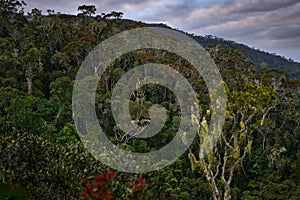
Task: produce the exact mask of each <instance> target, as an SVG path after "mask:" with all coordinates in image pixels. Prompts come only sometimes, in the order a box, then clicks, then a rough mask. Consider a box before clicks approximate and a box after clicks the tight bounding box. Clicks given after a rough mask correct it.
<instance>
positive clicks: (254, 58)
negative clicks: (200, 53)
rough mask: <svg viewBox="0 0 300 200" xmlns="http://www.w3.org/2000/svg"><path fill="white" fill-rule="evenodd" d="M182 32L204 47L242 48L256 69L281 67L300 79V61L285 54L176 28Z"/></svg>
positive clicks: (163, 25)
mask: <svg viewBox="0 0 300 200" xmlns="http://www.w3.org/2000/svg"><path fill="white" fill-rule="evenodd" d="M144 25H145V26H155V27H162V28H170V29H173V28H171V27H169V26H167V25H165V24H144ZM175 30H177V31H180V32H182V33H185V34H187V35H189V36H190V37H192V38H193V39H194V40H196V41H197V42H199V43H200V44H201V45H202V46H203V47H208V46H209V45H221V46H222V47H224V48H231V47H235V48H237V49H239V50H241V52H242V55H243V56H244V57H246V58H247V59H249V60H250V61H251V62H253V66H254V67H255V68H256V69H260V68H262V67H263V68H279V69H283V70H284V71H286V72H287V74H288V75H289V77H290V78H291V79H297V80H299V79H300V63H298V62H295V61H293V60H292V59H287V58H285V57H283V56H280V55H276V54H275V53H269V52H265V51H262V50H259V49H254V48H250V47H248V46H247V45H244V44H240V43H236V42H234V41H231V40H226V39H223V38H219V37H216V36H212V35H206V36H200V35H194V34H190V33H187V32H184V31H181V30H178V29H175Z"/></svg>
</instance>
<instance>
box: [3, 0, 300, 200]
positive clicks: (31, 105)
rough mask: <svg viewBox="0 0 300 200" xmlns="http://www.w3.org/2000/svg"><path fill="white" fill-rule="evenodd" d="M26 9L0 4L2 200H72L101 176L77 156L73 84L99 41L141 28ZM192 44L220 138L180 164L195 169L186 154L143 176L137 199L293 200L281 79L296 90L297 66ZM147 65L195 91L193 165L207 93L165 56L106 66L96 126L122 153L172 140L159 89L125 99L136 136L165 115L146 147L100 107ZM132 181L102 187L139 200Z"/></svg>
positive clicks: (291, 116) (298, 100) (296, 141)
mask: <svg viewBox="0 0 300 200" xmlns="http://www.w3.org/2000/svg"><path fill="white" fill-rule="evenodd" d="M24 6H25V3H24V2H22V1H17V0H1V1H0V23H1V26H0V46H1V48H0V151H1V156H0V185H1V187H0V199H1V198H7V197H8V196H11V195H15V196H14V197H15V198H22V199H23V198H29V199H78V198H79V193H80V191H81V190H82V189H83V185H80V183H81V181H82V180H84V179H85V178H87V180H88V183H89V184H90V185H93V184H98V182H97V181H95V178H96V176H97V177H99V178H100V177H102V176H104V175H101V173H104V172H107V171H108V170H109V169H107V167H105V166H103V165H102V164H101V163H99V162H98V161H96V160H95V159H94V158H93V157H92V156H91V155H90V154H89V153H88V152H87V151H86V150H85V148H84V147H83V145H82V144H81V143H80V141H79V138H78V135H77V130H76V128H75V126H74V124H73V122H72V115H73V114H74V113H72V102H71V100H72V89H73V84H74V80H75V76H76V73H77V71H78V69H79V67H80V65H81V63H82V61H83V59H84V58H85V57H86V56H87V54H88V53H89V52H90V51H91V50H92V49H93V48H94V47H95V46H96V45H98V44H99V43H100V42H102V41H103V40H105V39H106V38H109V37H111V36H113V35H115V34H117V33H119V32H122V31H126V30H129V29H133V28H138V27H143V26H149V24H145V23H142V22H136V21H133V20H128V19H121V18H122V15H123V13H122V12H117V11H112V12H110V13H107V14H105V13H102V14H101V15H97V14H96V11H97V9H96V7H95V6H93V5H88V6H87V5H82V6H79V7H78V9H79V12H80V13H79V14H78V15H77V16H74V15H67V14H62V13H59V12H55V11H54V10H48V11H47V12H48V15H42V13H43V12H42V11H41V10H39V9H38V8H35V9H33V10H32V11H31V12H30V13H28V15H24ZM95 15H96V16H95ZM151 26H156V27H157V26H158V27H166V26H164V25H163V24H151ZM167 28H170V27H167ZM181 32H182V31H181ZM185 34H187V33H185ZM188 35H190V34H188ZM190 36H192V35H190ZM192 37H193V38H194V39H195V40H196V41H198V42H200V43H201V44H202V45H203V46H205V47H206V48H207V51H208V52H209V53H210V55H211V57H212V58H213V59H214V61H215V63H216V65H217V67H218V69H219V70H220V73H221V75H222V78H223V80H224V84H225V86H226V92H227V97H228V100H227V102H228V105H227V106H228V109H227V113H226V121H225V125H224V128H223V135H222V138H220V141H219V143H218V145H217V146H216V148H215V149H214V151H213V152H212V153H209V154H208V155H207V157H205V158H204V159H203V160H201V159H199V158H198V157H197V156H194V158H192V157H191V155H192V154H190V158H191V160H190V161H192V162H191V163H192V164H193V166H192V168H193V170H191V165H190V162H189V158H188V153H185V154H184V155H182V157H181V158H180V159H178V160H177V161H175V162H174V163H173V164H172V165H170V166H168V167H166V168H164V169H161V170H159V171H155V172H151V173H148V174H143V178H145V180H147V184H148V187H147V189H146V190H145V192H144V193H143V192H141V193H143V195H145V196H144V199H212V196H213V195H212V190H211V189H212V186H213V187H214V188H217V189H218V191H219V194H220V195H219V196H220V198H224V196H225V193H226V195H227V196H226V198H229V197H231V198H232V199H297V198H298V197H299V193H300V189H299V186H300V182H299V180H300V171H299V169H300V153H299V152H300V149H299V147H300V113H299V110H300V95H299V94H300V93H299V87H300V82H299V80H291V79H297V78H298V79H299V74H300V73H299V63H295V62H292V61H291V60H286V59H284V58H282V57H279V56H276V55H272V54H269V53H265V52H261V51H257V50H254V49H250V48H248V47H246V46H243V45H239V44H236V43H234V42H231V41H226V40H223V39H220V38H216V37H213V36H205V37H202V36H192ZM212 44H219V45H212ZM146 63H160V64H167V65H169V66H170V67H172V68H173V69H175V70H177V71H178V72H179V73H180V74H182V76H184V77H185V78H186V79H187V80H188V81H189V82H190V83H191V85H192V86H193V87H194V88H195V91H196V93H197V98H198V100H199V108H200V113H199V115H200V116H199V119H200V118H201V121H200V125H201V126H202V127H200V130H201V131H202V135H198V136H197V139H196V140H195V141H194V142H193V145H192V146H191V147H190V152H191V153H194V154H195V155H197V153H198V152H199V145H200V144H201V142H202V140H203V138H204V136H205V134H206V132H205V131H204V130H206V128H205V127H207V126H208V125H209V123H210V104H209V103H210V97H209V92H208V89H207V87H206V85H205V82H204V80H203V79H202V77H201V75H200V74H199V73H197V71H196V70H195V69H194V68H193V66H192V65H191V64H190V63H188V62H187V61H186V60H184V59H183V58H181V57H179V56H177V55H175V54H173V53H170V52H166V51H162V50H156V49H145V50H138V51H134V52H130V53H128V54H126V55H122V56H120V57H119V58H118V59H116V60H114V62H113V63H112V64H111V66H109V67H108V68H107V70H106V71H105V72H104V75H103V76H102V77H101V78H100V80H99V84H98V87H97V93H96V97H95V99H96V103H95V108H96V114H97V116H95V117H97V119H98V121H99V124H100V125H101V127H102V128H103V130H104V131H105V133H106V134H107V136H108V137H109V138H110V139H111V141H112V142H114V143H115V144H116V145H118V146H119V147H120V148H123V149H125V150H132V151H135V152H149V151H155V150H157V149H160V148H161V147H162V146H164V145H165V144H166V143H168V142H170V141H171V139H172V138H173V136H174V135H175V134H176V133H177V131H178V127H179V124H180V106H179V103H178V100H177V99H176V96H175V95H174V94H173V93H172V91H170V90H169V89H168V88H165V87H162V86H157V85H154V84H148V85H146V86H143V87H141V88H139V89H138V90H136V91H135V92H134V93H133V94H132V96H131V98H130V103H129V107H130V113H131V119H132V123H136V124H138V125H140V126H145V125H147V124H148V123H149V122H151V119H149V108H150V107H151V106H152V105H154V104H161V105H163V106H164V107H165V108H166V110H167V114H168V118H167V120H166V123H165V125H164V127H163V129H162V130H161V132H159V133H158V134H156V135H155V136H154V137H152V138H150V139H148V140H145V139H137V138H132V137H130V136H129V135H128V134H127V135H126V133H124V132H123V131H122V130H120V129H119V128H118V127H117V126H116V124H115V122H114V118H113V116H112V113H111V105H110V102H111V101H110V98H111V95H112V91H113V89H114V86H115V85H116V83H117V82H118V80H119V79H120V77H122V76H123V75H124V74H125V73H126V72H128V71H129V70H130V69H132V68H134V67H136V66H138V65H142V64H146ZM264 67H267V68H264ZM271 67H275V69H272V68H271ZM256 69H259V70H256ZM284 70H285V71H284ZM200 161H201V162H200ZM128 162H130V161H128ZM219 163H221V165H218V164H219ZM125 164H126V163H125ZM205 169H206V170H205ZM217 169H219V171H217ZM217 172H218V173H217ZM222 172H223V174H222ZM209 173H210V174H213V175H209ZM97 174H99V175H97ZM138 177H140V176H139V175H132V174H126V173H122V172H118V173H117V174H116V175H115V176H114V177H111V179H110V181H108V182H107V184H108V185H107V186H108V187H109V188H110V189H109V190H110V191H111V195H114V196H115V197H116V198H125V197H126V198H128V199H130V198H131V199H136V198H138V197H137V196H134V195H135V192H134V191H136V190H139V189H142V188H143V187H141V188H139V186H138V184H139V183H138V182H136V181H139V182H140V185H143V184H144V183H143V181H142V180H141V179H137V180H136V178H138ZM230 177H231V178H230ZM208 178H211V179H209V181H208ZM213 179H214V181H212V180H213ZM126 182H129V183H132V185H131V187H129V185H130V184H127V186H126V184H124V183H126ZM86 186H87V185H86ZM86 189H87V188H86ZM136 192H137V191H136ZM12 193H14V194H12ZM136 194H140V193H136ZM1 195H2V196H1ZM122 195H125V196H122ZM3 196H5V197H3Z"/></svg>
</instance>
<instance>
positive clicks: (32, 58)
mask: <svg viewBox="0 0 300 200" xmlns="http://www.w3.org/2000/svg"><path fill="white" fill-rule="evenodd" d="M43 51H44V50H43V48H38V47H36V46H35V45H34V44H33V43H29V44H26V46H25V49H24V52H23V55H21V56H20V57H19V62H20V63H21V65H22V66H23V69H24V71H25V78H26V81H27V93H28V94H29V95H32V87H33V82H32V79H33V78H34V77H35V76H36V75H37V74H38V73H40V72H41V71H42V69H43V63H42V60H41V58H42V54H43Z"/></svg>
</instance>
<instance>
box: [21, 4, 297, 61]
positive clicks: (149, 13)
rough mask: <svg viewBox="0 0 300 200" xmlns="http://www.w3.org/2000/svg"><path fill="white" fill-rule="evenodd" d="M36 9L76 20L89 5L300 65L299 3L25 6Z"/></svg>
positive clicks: (98, 9) (99, 10)
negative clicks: (240, 46) (208, 37)
mask: <svg viewBox="0 0 300 200" xmlns="http://www.w3.org/2000/svg"><path fill="white" fill-rule="evenodd" d="M26 3H27V11H28V10H31V9H32V8H39V9H40V10H42V11H43V13H44V14H46V10H47V9H53V10H55V11H56V12H62V13H70V14H76V13H77V7H78V6H79V5H83V4H86V5H95V6H96V7H97V14H101V13H102V12H105V13H109V12H111V11H122V12H123V13H124V18H128V19H132V20H138V21H139V20H140V21H144V22H157V23H165V24H167V25H169V26H171V27H173V28H179V29H181V30H183V31H186V32H189V33H195V34H196V35H203V36H204V35H214V36H218V37H221V38H224V39H229V40H233V41H235V42H239V43H243V44H246V45H248V46H250V47H255V48H259V49H261V50H264V51H268V52H270V53H276V54H278V55H282V56H285V57H286V58H292V59H293V60H295V61H298V62H300V0H126V1H125V0H51V1H49V0H26Z"/></svg>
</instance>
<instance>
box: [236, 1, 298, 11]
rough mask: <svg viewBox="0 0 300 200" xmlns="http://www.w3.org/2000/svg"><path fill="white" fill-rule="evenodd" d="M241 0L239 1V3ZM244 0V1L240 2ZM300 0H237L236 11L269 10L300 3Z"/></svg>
mask: <svg viewBox="0 0 300 200" xmlns="http://www.w3.org/2000/svg"><path fill="white" fill-rule="evenodd" d="M238 2H239V3H238ZM240 2H242V3H240ZM299 2H300V0H255V1H249V2H248V1H245V2H243V1H236V3H235V5H236V6H235V9H233V11H234V12H236V13H242V12H268V11H274V10H279V9H282V8H287V7H291V6H293V5H296V4H297V3H299Z"/></svg>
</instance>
